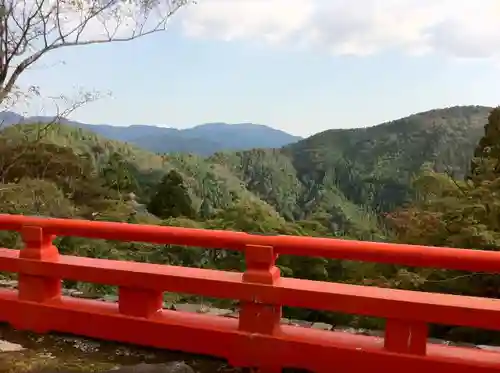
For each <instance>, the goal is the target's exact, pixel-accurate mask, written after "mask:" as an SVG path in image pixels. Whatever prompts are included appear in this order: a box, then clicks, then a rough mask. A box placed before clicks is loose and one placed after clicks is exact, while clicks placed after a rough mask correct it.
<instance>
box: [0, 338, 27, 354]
mask: <svg viewBox="0 0 500 373" xmlns="http://www.w3.org/2000/svg"><path fill="white" fill-rule="evenodd" d="M22 350H24V347H23V346H21V345H20V344H17V343H12V342H9V341H3V340H1V339H0V353H1V352H15V351H22Z"/></svg>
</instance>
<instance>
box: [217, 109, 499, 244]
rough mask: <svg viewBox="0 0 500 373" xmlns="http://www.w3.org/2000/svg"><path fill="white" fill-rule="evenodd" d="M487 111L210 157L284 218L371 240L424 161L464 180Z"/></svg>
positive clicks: (437, 113)
mask: <svg viewBox="0 0 500 373" xmlns="http://www.w3.org/2000/svg"><path fill="white" fill-rule="evenodd" d="M490 110H491V108H488V107H481V106H463V107H452V108H446V109H438V110H432V111H428V112H424V113H419V114H415V115H411V116H409V117H406V118H402V119H399V120H395V121H392V122H388V123H384V124H380V125H377V126H373V127H369V128H358V129H349V130H329V131H325V132H322V133H319V134H317V135H314V136H311V137H309V138H307V139H305V140H301V141H299V142H297V143H294V144H291V145H288V146H286V147H284V148H282V149H279V150H273V151H265V150H261V151H259V150H253V151H244V152H236V153H223V154H217V155H215V156H213V157H211V158H210V159H211V160H212V161H213V162H217V163H220V164H223V165H226V167H228V168H230V169H231V170H232V171H233V172H234V173H236V174H237V175H238V176H239V177H240V178H241V179H242V180H243V181H244V182H245V185H246V187H247V188H248V189H249V190H250V191H252V192H254V193H255V194H257V195H258V196H260V197H261V198H262V199H264V200H265V201H267V202H268V203H270V204H272V205H273V206H275V208H276V209H277V210H278V211H279V212H280V213H282V214H283V215H284V216H285V217H288V218H291V217H293V218H295V219H310V218H314V219H320V220H321V219H322V220H323V221H325V220H326V221H327V222H328V223H327V224H331V227H332V228H333V229H335V230H337V229H338V230H340V231H344V232H349V233H350V234H353V233H354V234H355V235H356V236H357V237H360V236H361V237H362V238H373V237H371V236H373V233H374V232H376V230H377V227H379V228H380V224H379V222H377V220H378V216H380V214H381V213H385V212H387V211H391V210H393V209H394V208H395V207H397V206H400V205H401V204H403V203H405V202H406V201H408V200H409V199H411V198H412V197H413V194H412V188H411V180H412V177H413V176H414V175H415V174H416V173H418V172H419V171H420V169H421V168H422V166H423V165H424V164H426V163H430V164H431V165H432V166H433V167H434V168H435V169H437V170H440V171H443V170H446V171H448V172H450V173H453V174H454V175H455V176H456V177H457V178H461V177H463V175H464V174H465V172H466V170H467V167H468V164H469V161H470V158H471V155H472V151H473V148H474V146H475V145H476V143H477V141H478V139H479V138H480V136H481V135H482V133H483V125H484V124H485V123H486V118H487V115H488V113H489V111H490Z"/></svg>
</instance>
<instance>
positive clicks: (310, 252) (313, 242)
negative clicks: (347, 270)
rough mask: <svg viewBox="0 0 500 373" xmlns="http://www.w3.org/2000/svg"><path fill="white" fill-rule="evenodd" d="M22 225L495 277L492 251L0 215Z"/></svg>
mask: <svg viewBox="0 0 500 373" xmlns="http://www.w3.org/2000/svg"><path fill="white" fill-rule="evenodd" d="M26 226H37V227H41V228H43V230H44V232H46V233H47V234H53V235H57V236H78V237H85V238H94V239H109V240H120V241H135V242H148V243H156V244H174V245H184V246H197V247H203V248H207V249H225V250H236V251H243V250H244V248H245V246H247V245H259V246H272V247H273V248H274V252H275V253H276V254H281V255H298V256H307V257H323V258H328V259H346V260H358V261H364V262H376V263H388V264H400V265H407V266H415V267H434V268H442V269H454V270H464V271H471V272H489V273H500V252H497V251H486V250H476V249H457V248H449V247H434V246H420V245H407V244H394V243H381V242H369V241H354V240H344V239H336V238H318V237H303V236H285V235H281V236H267V235H266V236H263V235H257V234H249V233H244V232H233V231H223V230H210V229H197V228H181V227H167V226H156V225H138V224H130V223H116V222H102V221H88V220H82V219H57V218H41V217H35V216H24V215H7V214H0V229H1V230H11V231H18V232H19V231H21V229H22V228H23V227H26Z"/></svg>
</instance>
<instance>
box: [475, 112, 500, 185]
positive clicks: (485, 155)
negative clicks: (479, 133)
mask: <svg viewBox="0 0 500 373" xmlns="http://www.w3.org/2000/svg"><path fill="white" fill-rule="evenodd" d="M499 176H500V107H496V108H495V109H493V110H492V111H491V112H490V115H489V116H488V122H487V123H486V125H485V126H484V135H483V137H482V138H481V139H480V140H479V143H478V145H477V147H476V149H475V150H474V157H473V158H472V160H471V165H470V174H469V176H468V180H470V181H471V182H472V183H473V184H474V185H475V186H478V185H479V184H480V183H481V182H482V181H484V180H486V179H490V180H491V179H493V178H495V177H499Z"/></svg>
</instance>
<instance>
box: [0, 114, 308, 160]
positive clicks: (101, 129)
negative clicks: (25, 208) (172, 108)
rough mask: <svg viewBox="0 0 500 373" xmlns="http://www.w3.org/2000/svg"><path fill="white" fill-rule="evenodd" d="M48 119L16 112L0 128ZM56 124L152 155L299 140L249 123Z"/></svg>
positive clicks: (209, 151)
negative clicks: (173, 125)
mask: <svg viewBox="0 0 500 373" xmlns="http://www.w3.org/2000/svg"><path fill="white" fill-rule="evenodd" d="M50 121H53V118H52V117H43V116H37V117H27V118H24V117H22V116H20V115H18V114H16V113H12V112H8V111H7V112H3V113H0V122H2V123H3V124H4V126H9V125H13V124H18V123H48V122H50ZM59 123H60V124H64V125H69V126H73V127H79V128H83V129H86V130H90V131H92V132H95V133H97V134H99V135H101V136H104V137H107V138H109V139H112V140H118V141H123V142H129V143H131V144H135V145H137V146H140V147H141V148H144V149H146V150H149V151H152V152H156V153H176V152H181V153H193V154H198V155H211V154H213V153H215V152H218V151H224V150H247V149H253V148H279V147H282V146H285V145H287V144H290V143H293V142H296V141H298V140H300V139H301V137H298V136H293V135H290V134H288V133H286V132H283V131H280V130H276V129H274V128H271V127H268V126H264V125H260V124H253V123H240V124H227V123H207V124H201V125H198V126H195V127H193V128H188V129H184V130H179V129H175V128H167V127H158V126H150V125H131V126H121V127H118V126H111V125H106V124H95V125H93V124H86V123H80V122H76V121H72V120H68V119H65V118H62V119H60V120H59Z"/></svg>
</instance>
